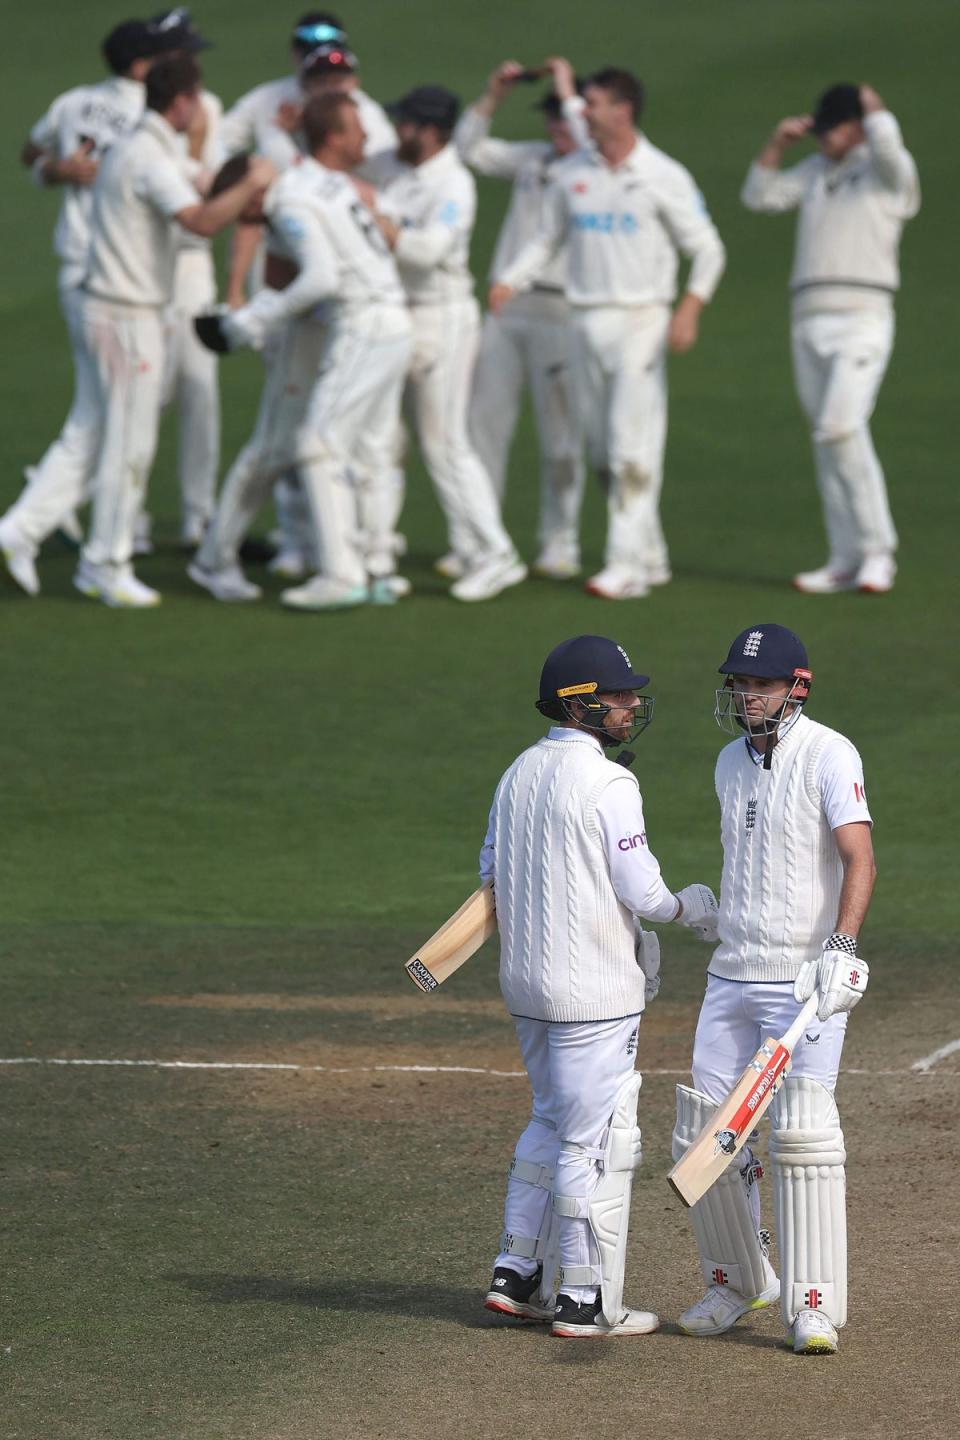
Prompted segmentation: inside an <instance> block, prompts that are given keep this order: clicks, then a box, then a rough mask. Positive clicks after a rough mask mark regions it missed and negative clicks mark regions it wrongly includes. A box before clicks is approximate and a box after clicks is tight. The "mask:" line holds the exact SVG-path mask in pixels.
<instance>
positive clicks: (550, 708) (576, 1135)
mask: <svg viewBox="0 0 960 1440" xmlns="http://www.w3.org/2000/svg"><path fill="white" fill-rule="evenodd" d="M647 683H648V677H647V676H646V675H640V674H637V673H636V672H635V670H634V668H633V665H632V664H631V661H630V658H629V656H628V655H627V653H626V651H625V650H624V649H623V647H622V646H620V645H618V644H616V643H615V642H614V641H613V640H608V639H605V638H604V637H602V636H599V635H578V636H576V637H575V638H574V639H572V640H566V641H564V642H563V643H562V644H560V645H558V646H557V647H556V648H555V649H554V650H552V651H551V652H550V654H549V655H548V656H547V659H546V662H545V664H544V666H543V671H542V674H541V677H540V699H539V701H538V702H537V709H538V710H539V711H540V713H541V714H542V715H544V716H545V717H546V718H547V719H548V720H550V721H551V722H552V723H551V727H550V730H549V731H548V733H547V734H546V735H545V736H544V737H543V739H541V740H538V741H537V743H536V744H535V745H532V746H531V747H530V748H529V749H528V750H525V751H524V752H523V753H522V754H521V755H520V756H519V757H518V758H517V759H516V760H515V761H514V763H513V764H512V765H511V766H510V768H509V769H508V770H507V772H506V774H505V775H504V776H503V778H502V779H501V781H500V784H499V785H498V786H497V791H496V794H495V796H494V799H493V805H492V807H491V810H490V820H489V825H488V828H487V835H486V839H485V841H484V845H483V849H482V851H481V852H480V876H481V880H482V881H484V882H486V881H488V880H493V882H494V891H495V894H496V902H497V920H498V924H499V928H500V987H501V990H502V992H503V997H504V1000H505V1001H506V1004H507V1008H508V1009H509V1011H510V1013H511V1015H512V1016H513V1021H514V1025H515V1027H516V1032H517V1040H518V1042H519V1045H520V1051H521V1054H522V1056H523V1063H524V1065H525V1067H526V1070H527V1074H528V1076H529V1078H530V1087H531V1090H532V1092H533V1107H532V1112H531V1117H530V1121H529V1123H528V1125H527V1127H526V1129H525V1130H524V1131H523V1134H522V1135H521V1136H520V1139H519V1141H518V1142H517V1147H516V1153H515V1155H514V1158H513V1162H512V1164H511V1166H510V1175H509V1179H508V1181H507V1196H506V1208H505V1229H504V1235H503V1239H502V1241H501V1250H500V1254H499V1255H498V1256H497V1258H496V1261H495V1263H494V1271H493V1280H492V1282H491V1285H490V1290H489V1293H488V1295H487V1298H486V1305H487V1307H488V1309H491V1310H497V1311H500V1312H501V1313H503V1314H506V1315H513V1316H516V1317H517V1318H518V1319H521V1320H545V1321H551V1320H552V1327H553V1334H554V1335H559V1336H565V1337H585V1338H594V1339H599V1338H606V1337H610V1336H616V1337H620V1336H631V1335H645V1334H648V1333H649V1332H650V1331H651V1330H655V1329H656V1328H657V1324H658V1321H657V1317H656V1315H653V1314H651V1313H650V1312H649V1311H644V1310H629V1309H626V1308H625V1307H624V1305H623V1303H622V1301H623V1271H624V1259H625V1255H626V1242H627V1226H628V1222H629V1207H630V1192H631V1185H632V1178H633V1171H634V1169H635V1168H636V1166H637V1165H639V1163H640V1131H639V1130H638V1128H637V1099H638V1095H639V1091H640V1075H639V1074H638V1073H637V1071H636V1070H635V1069H634V1065H635V1060H636V1053H637V1031H638V1026H639V1022H640V1016H641V1013H642V1011H643V1008H644V1001H645V999H652V997H653V995H654V994H655V993H656V988H657V986H658V984H659V981H658V970H659V964H660V947H659V942H658V940H657V938H656V936H655V935H653V934H645V933H644V932H643V931H642V930H641V929H639V927H638V925H637V917H640V916H642V917H644V918H646V919H648V920H653V921H657V922H660V923H666V922H668V921H671V920H679V921H680V923H681V924H682V925H687V926H689V927H690V928H691V929H692V930H694V931H695V932H696V933H697V934H699V935H700V937H701V938H702V939H704V940H712V939H713V938H715V936H716V913H717V902H716V899H715V897H714V895H713V894H712V892H711V891H710V890H709V889H708V888H707V886H705V885H688V886H687V887H686V888H685V889H683V890H681V891H680V892H679V894H678V895H674V894H672V893H671V891H670V890H668V889H667V887H666V885H665V884H664V882H663V878H662V876H661V874H660V867H659V865H658V864H657V861H656V859H655V858H654V856H653V854H652V853H651V850H650V845H649V841H648V837H647V827H646V821H645V819H644V814H643V802H642V800H641V797H640V789H639V786H638V784H637V781H636V779H635V777H634V776H633V775H631V774H630V772H629V771H628V770H627V769H626V768H625V767H624V766H623V765H622V764H617V763H615V762H613V761H611V760H610V759H609V758H608V757H607V754H606V753H605V752H607V751H609V750H611V749H616V748H617V747H618V746H620V745H622V744H625V743H627V742H629V741H630V740H632V739H633V738H634V737H635V736H637V735H638V734H640V732H641V731H642V730H644V729H645V728H646V726H647V725H648V724H649V723H650V719H651V716H652V713H653V700H652V699H651V698H650V697H649V696H641V695H640V694H638V691H640V690H642V689H644V688H645V686H646V685H647ZM631 758H632V757H631ZM558 1261H559V1282H557V1278H556V1269H557V1263H558ZM557 1292H559V1293H557ZM555 1295H556V1301H555V1303H554V1296H555Z"/></svg>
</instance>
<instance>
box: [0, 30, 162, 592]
mask: <svg viewBox="0 0 960 1440" xmlns="http://www.w3.org/2000/svg"><path fill="white" fill-rule="evenodd" d="M163 44H164V41H163V39H162V37H161V36H160V35H159V34H158V33H157V31H156V30H154V29H153V28H152V27H151V26H149V25H148V24H147V23H146V22H145V21H141V20H128V21H125V22H124V23H123V24H122V25H117V26H115V27H114V29H113V30H111V31H110V34H109V35H108V36H107V37H106V39H105V40H104V41H103V45H102V53H103V58H104V60H105V61H106V64H107V67H108V69H109V70H110V71H111V72H112V73H111V77H110V79H108V80H104V81H101V82H100V84H98V85H81V86H78V87H77V88H75V89H73V90H68V91H67V92H66V93H65V94H63V95H60V96H59V97H58V98H57V99H56V100H54V102H53V104H52V105H51V106H50V107H49V109H48V110H47V111H46V113H45V114H44V115H43V116H42V117H41V119H40V120H38V121H37V123H36V124H35V125H34V126H33V129H32V130H31V131H30V138H29V140H28V141H27V143H26V145H25V146H24V149H23V154H22V159H23V161H24V163H25V164H27V165H29V166H30V167H31V168H32V171H33V175H34V179H35V180H36V181H37V183H38V184H40V185H59V186H62V187H63V198H62V201H61V205H60V213H59V215H58V217H57V224H56V228H55V230H54V233H53V246H54V250H55V252H56V255H57V258H58V260H59V262H60V269H59V274H58V279H57V289H58V294H59V298H60V308H61V310H62V312H63V317H64V319H65V321H66V325H67V333H68V335H69V337H70V346H71V350H72V352H73V363H74V394H73V401H72V404H71V406H70V412H69V414H68V415H67V419H66V422H65V423H64V426H63V429H62V430H61V432H60V435H59V436H58V438H57V439H56V440H55V441H54V442H53V444H52V445H51V446H50V448H49V449H48V450H47V452H46V454H45V455H44V456H43V458H42V459H41V460H40V461H39V462H38V463H37V464H36V465H35V466H31V467H30V468H29V469H28V470H27V472H26V474H27V485H26V488H25V489H24V490H23V491H22V492H21V494H20V495H19V497H18V498H17V500H16V501H15V502H14V504H13V505H12V506H11V507H10V509H9V510H8V511H7V513H6V514H5V515H4V516H3V518H2V520H0V554H2V555H3V558H4V561H5V563H6V566H7V569H8V570H9V572H10V574H11V576H12V577H13V579H14V580H15V581H16V582H17V584H18V585H19V586H20V588H21V589H22V590H24V591H26V593H27V594H28V595H36V594H38V593H39V590H40V580H39V576H38V574H37V568H36V556H37V552H38V550H39V548H40V546H41V544H42V543H43V541H44V540H45V539H46V538H47V536H48V535H50V534H52V533H53V531H54V530H56V529H57V527H58V526H60V525H62V524H63V523H64V521H65V520H66V521H67V522H68V524H70V523H71V516H72V512H73V510H74V509H75V507H76V506H77V505H78V504H81V503H82V502H83V501H85V500H87V499H89V493H90V485H91V483H92V478H93V469H94V465H95V462H96V456H97V444H98V437H99V419H98V414H99V412H98V407H97V398H96V394H97V388H96V380H95V375H94V369H93V365H92V363H91V361H90V360H89V357H88V355H87V351H86V349H85V347H84V344H83V338H82V330H83V324H82V318H81V312H82V305H83V297H82V290H81V286H82V283H83V279H84V275H85V273H86V265H87V255H88V252H89V248H90V217H91V214H92V210H93V190H92V186H93V183H94V181H95V179H96V176H97V171H98V168H99V165H100V162H101V160H102V159H103V156H104V155H105V154H106V153H107V151H108V150H109V149H110V147H111V146H112V145H114V144H115V143H116V141H117V140H119V139H122V138H123V137H124V136H125V135H129V134H130V133H131V132H132V131H133V130H134V129H135V128H136V126H137V125H138V124H139V122H140V119H141V117H142V115H143V97H144V81H145V79H146V76H147V72H148V70H149V69H150V67H151V65H152V64H153V63H154V61H155V60H156V58H157V56H158V55H159V54H160V53H161V51H162V49H163ZM75 524H76V521H75V520H73V521H72V525H75ZM71 530H72V526H71ZM79 534H80V532H79V530H77V531H76V535H77V538H79Z"/></svg>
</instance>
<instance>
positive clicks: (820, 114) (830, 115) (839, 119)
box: [813, 84, 863, 135]
mask: <svg viewBox="0 0 960 1440" xmlns="http://www.w3.org/2000/svg"><path fill="white" fill-rule="evenodd" d="M862 119H863V104H862V102H861V100H860V86H859V85H847V84H844V85H831V86H830V89H829V90H824V92H823V94H822V95H821V96H820V99H819V100H818V101H817V108H816V110H815V111H814V112H813V133H814V134H815V135H825V134H826V133H827V131H828V130H832V129H833V127H834V126H835V125H842V124H844V122H845V121H847V120H862Z"/></svg>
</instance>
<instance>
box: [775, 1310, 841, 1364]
mask: <svg viewBox="0 0 960 1440" xmlns="http://www.w3.org/2000/svg"><path fill="white" fill-rule="evenodd" d="M786 1344H787V1345H788V1346H792V1347H793V1353H794V1355H836V1353H837V1351H838V1350H839V1348H840V1341H839V1339H838V1337H837V1332H836V1330H835V1328H834V1326H833V1325H832V1324H831V1322H830V1321H829V1320H828V1319H827V1317H826V1315H824V1313H823V1311H822V1310H801V1311H800V1312H799V1314H798V1315H797V1318H796V1319H795V1320H794V1322H793V1329H792V1330H788V1332H787V1339H786Z"/></svg>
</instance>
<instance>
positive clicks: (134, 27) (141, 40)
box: [100, 20, 164, 75]
mask: <svg viewBox="0 0 960 1440" xmlns="http://www.w3.org/2000/svg"><path fill="white" fill-rule="evenodd" d="M100 48H101V50H102V51H103V58H104V60H106V62H107V64H108V65H109V66H110V69H111V70H112V71H113V72H114V74H116V75H122V74H123V73H124V71H126V70H129V69H130V66H131V65H132V64H133V62H134V60H144V59H146V58H148V57H150V56H153V55H159V54H161V53H162V50H163V48H164V47H163V45H162V44H161V42H160V38H159V36H158V35H157V32H156V30H155V29H154V28H153V26H152V25H148V24H147V22H146V21H145V20H124V21H123V22H122V23H121V24H120V25H115V26H114V28H113V29H112V30H111V31H110V34H109V35H108V36H107V37H106V39H105V40H104V42H103V44H102V45H101V47H100Z"/></svg>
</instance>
